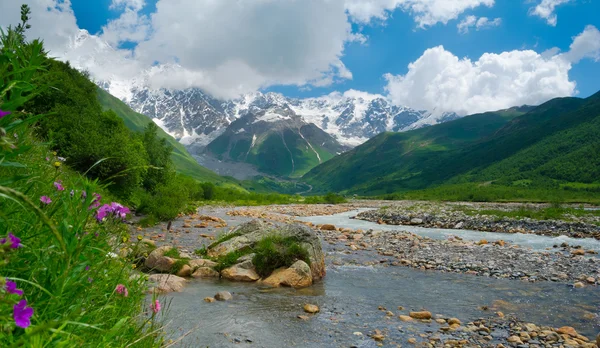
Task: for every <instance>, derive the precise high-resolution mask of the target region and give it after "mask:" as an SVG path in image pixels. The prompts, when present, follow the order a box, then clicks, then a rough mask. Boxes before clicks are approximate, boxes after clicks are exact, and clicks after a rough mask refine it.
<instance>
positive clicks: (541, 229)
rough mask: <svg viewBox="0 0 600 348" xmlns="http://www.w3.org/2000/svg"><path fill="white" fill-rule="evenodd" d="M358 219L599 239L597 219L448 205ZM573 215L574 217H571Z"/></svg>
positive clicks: (382, 210) (394, 210)
mask: <svg viewBox="0 0 600 348" xmlns="http://www.w3.org/2000/svg"><path fill="white" fill-rule="evenodd" d="M356 218H357V219H361V220H366V221H371V222H376V223H379V224H387V225H412V226H420V227H430V228H444V229H464V230H475V231H482V232H503V233H530V234H537V235H544V236H551V237H556V236H561V235H564V236H568V237H572V238H595V239H599V240H600V225H596V224H594V223H598V222H599V221H600V219H597V218H590V219H579V220H581V221H562V220H535V219H530V218H523V219H515V218H508V217H498V216H494V215H485V214H476V215H468V214H465V213H464V212H463V211H460V210H455V209H453V208H452V207H448V206H443V205H442V206H436V205H429V204H424V205H410V206H406V205H393V206H390V207H385V208H380V209H378V210H370V211H366V212H362V213H360V214H358V215H357V216H356ZM573 219H576V217H573Z"/></svg>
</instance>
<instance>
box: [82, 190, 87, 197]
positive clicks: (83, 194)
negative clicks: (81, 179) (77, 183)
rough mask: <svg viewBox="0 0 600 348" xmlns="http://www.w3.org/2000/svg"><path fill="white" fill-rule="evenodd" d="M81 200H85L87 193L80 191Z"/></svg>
mask: <svg viewBox="0 0 600 348" xmlns="http://www.w3.org/2000/svg"><path fill="white" fill-rule="evenodd" d="M81 198H83V199H86V198H87V192H85V191H81Z"/></svg>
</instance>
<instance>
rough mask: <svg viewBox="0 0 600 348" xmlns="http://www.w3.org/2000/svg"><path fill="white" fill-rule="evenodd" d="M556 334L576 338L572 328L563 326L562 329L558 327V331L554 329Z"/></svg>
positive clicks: (575, 332)
mask: <svg viewBox="0 0 600 348" xmlns="http://www.w3.org/2000/svg"><path fill="white" fill-rule="evenodd" d="M556 332H557V333H559V334H561V335H563V334H564V335H569V336H571V337H577V335H578V333H577V331H575V329H574V328H572V327H571V326H563V327H559V328H558V329H556Z"/></svg>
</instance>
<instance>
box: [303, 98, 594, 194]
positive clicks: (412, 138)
mask: <svg viewBox="0 0 600 348" xmlns="http://www.w3.org/2000/svg"><path fill="white" fill-rule="evenodd" d="M598 99H600V98H599V97H598V95H596V96H592V97H590V98H588V99H585V100H584V99H578V98H559V99H554V100H551V101H549V102H547V103H544V104H542V105H540V106H539V107H536V108H534V109H532V110H529V111H528V112H527V113H523V111H527V110H526V109H511V110H505V111H501V112H491V113H485V114H479V115H473V116H468V117H464V118H462V119H459V120H455V121H451V122H448V123H443V124H440V125H436V126H431V127H428V128H423V129H419V130H415V131H411V132H406V133H385V134H381V135H379V136H377V137H375V138H374V139H371V140H370V141H368V142H367V143H365V144H363V145H361V146H359V147H357V148H355V149H354V150H352V151H350V152H348V153H346V154H343V155H341V156H338V157H336V158H334V159H332V160H330V161H328V162H327V163H324V164H323V165H320V166H318V167H316V168H314V169H313V170H312V171H310V172H309V173H308V174H307V175H305V177H304V179H306V181H307V182H308V183H310V184H312V185H313V186H314V188H315V190H317V192H319V191H321V192H322V191H327V190H335V191H345V192H354V193H362V194H382V193H390V192H396V191H408V190H415V189H423V188H427V187H432V186H435V185H439V184H446V183H463V182H483V181H495V180H503V181H504V182H512V181H517V180H530V181H531V180H533V179H535V180H537V181H543V180H557V181H559V180H562V181H570V182H584V183H585V182H591V181H593V179H592V176H593V175H595V173H597V170H598V168H599V165H598V156H597V155H596V156H594V155H593V153H594V151H597V149H598V143H597V140H594V139H592V138H593V137H594V132H596V134H600V128H598V126H597V123H598V122H599V121H598V117H599V111H600V105H599V104H598ZM596 153H597V152H596ZM586 155H587V156H591V159H592V160H588V161H586V160H585V157H584V156H586ZM583 162H585V163H583ZM596 180H597V179H596Z"/></svg>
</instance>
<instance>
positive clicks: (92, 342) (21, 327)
mask: <svg viewBox="0 0 600 348" xmlns="http://www.w3.org/2000/svg"><path fill="white" fill-rule="evenodd" d="M28 15H29V9H28V7H27V6H23V7H22V19H23V22H22V23H21V24H20V25H19V27H17V28H16V29H14V28H10V27H9V29H8V32H7V33H4V32H2V33H1V35H0V36H1V37H0V96H1V99H0V144H1V149H2V151H0V178H1V179H0V266H1V268H0V271H1V275H0V327H1V328H2V329H1V330H0V342H2V344H1V345H2V346H3V347H4V346H8V347H12V346H14V347H39V346H53V347H65V346H91V347H108V346H111V347H126V346H133V345H138V346H144V347H159V346H162V337H161V335H160V334H158V332H159V331H157V330H160V325H158V323H157V321H156V313H155V312H154V314H150V315H147V314H146V313H145V312H144V310H143V308H144V299H145V298H146V295H145V280H144V278H143V277H131V271H130V270H131V268H132V265H131V264H130V263H129V262H128V261H126V260H124V259H123V258H120V257H118V256H117V253H118V252H120V250H121V249H122V248H124V247H126V246H128V243H127V244H126V242H127V240H128V229H127V227H126V226H125V225H124V224H123V223H122V221H121V216H120V215H117V214H120V213H123V214H125V211H126V210H125V208H124V207H122V206H120V205H116V204H113V205H105V206H101V203H102V202H107V201H106V198H104V199H103V198H102V197H101V195H103V194H104V192H105V187H104V186H102V185H99V184H98V182H97V181H95V180H88V179H87V178H84V177H82V176H80V175H78V174H76V173H75V172H73V171H72V170H71V169H70V168H68V167H67V166H63V165H61V161H60V160H59V158H58V157H57V156H56V154H55V153H53V152H52V151H51V150H50V149H49V148H48V147H47V146H46V145H45V144H44V143H41V142H40V141H39V140H37V139H36V138H35V137H34V134H33V132H32V127H31V124H33V123H34V122H36V121H37V120H39V119H40V117H38V116H32V115H30V114H28V113H26V112H24V111H23V110H22V109H21V108H22V107H23V104H24V103H26V102H28V101H30V100H31V99H32V98H33V97H35V96H36V95H37V94H38V93H40V92H43V91H45V90H46V89H44V86H43V85H36V84H39V83H43V81H41V80H34V79H33V78H34V75H35V74H37V73H40V71H42V70H43V67H42V63H43V62H44V61H45V59H46V58H45V56H44V51H43V48H42V45H41V43H40V42H37V41H34V42H32V43H27V42H25V40H24V36H23V33H24V30H25V29H27V28H28V27H29V24H27V19H28ZM19 28H20V29H19ZM67 122H68V121H67ZM8 132H10V137H9V136H7V134H8ZM117 208H118V209H117ZM115 210H116V211H117V214H115V213H112V211H115ZM109 211H110V212H111V213H109V214H108V215H107V216H103V215H104V213H106V212H109ZM153 300H155V299H153Z"/></svg>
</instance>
